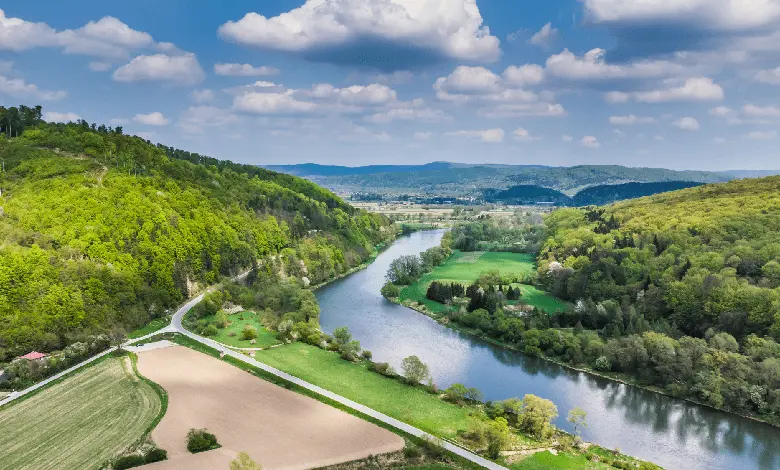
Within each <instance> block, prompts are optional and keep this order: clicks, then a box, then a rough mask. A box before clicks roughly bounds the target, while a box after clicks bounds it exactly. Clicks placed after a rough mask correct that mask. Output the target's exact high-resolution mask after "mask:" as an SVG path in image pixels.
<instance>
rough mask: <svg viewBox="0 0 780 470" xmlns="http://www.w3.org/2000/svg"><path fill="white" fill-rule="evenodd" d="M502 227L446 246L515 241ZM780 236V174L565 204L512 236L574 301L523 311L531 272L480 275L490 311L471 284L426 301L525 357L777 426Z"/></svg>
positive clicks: (459, 236)
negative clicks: (516, 298)
mask: <svg viewBox="0 0 780 470" xmlns="http://www.w3.org/2000/svg"><path fill="white" fill-rule="evenodd" d="M497 223H498V222H497V221H490V220H487V221H482V222H476V223H473V222H472V223H469V224H465V225H461V226H459V227H456V228H455V229H454V230H453V232H452V233H451V234H450V235H448V237H445V239H444V240H443V242H442V248H445V249H446V248H447V247H449V246H452V245H453V244H457V246H458V247H459V248H471V249H475V248H477V247H479V246H482V247H485V246H490V244H492V243H494V242H495V241H496V240H502V241H501V244H502V245H504V246H507V243H506V242H507V240H511V239H512V237H511V236H509V237H508V238H507V234H506V233H504V232H502V231H501V230H498V227H496V224H497ZM779 229H780V178H776V177H770V178H764V179H758V180H745V181H736V182H731V183H725V184H719V185H710V186H703V187H698V188H691V189H685V190H681V191H676V192H672V193H666V194H662V195H658V196H654V197H649V198H642V199H637V200H634V201H628V202H624V203H620V204H616V205H612V206H607V207H601V208H598V207H590V208H584V209H560V210H557V211H555V212H553V213H552V214H551V215H549V216H548V217H546V219H545V221H544V224H543V225H540V226H538V227H537V228H536V229H534V230H531V229H530V228H528V227H526V228H518V230H517V233H516V235H515V237H514V238H515V239H516V240H524V241H523V242H522V243H520V245H519V246H525V247H530V246H532V245H533V246H539V245H540V246H541V249H540V251H539V253H538V259H537V262H538V271H537V273H536V276H534V277H533V278H532V279H529V280H530V281H531V282H533V283H535V284H536V285H537V286H538V287H540V288H542V289H545V290H547V291H548V292H550V293H551V294H554V295H555V296H557V297H558V298H561V299H563V300H567V301H570V302H573V307H571V308H568V309H566V310H565V311H560V312H552V311H550V310H548V311H547V312H544V311H542V310H540V309H536V310H529V311H525V312H517V311H513V310H512V308H511V304H512V303H513V302H511V301H510V300H509V299H508V298H507V297H508V295H507V294H508V292H507V289H506V288H507V286H509V285H511V283H512V282H513V281H515V280H516V278H517V274H519V273H517V274H515V276H514V279H513V276H509V277H507V276H501V275H500V274H501V273H499V275H498V276H496V273H492V274H491V273H488V272H485V273H482V275H481V276H479V278H478V279H477V282H476V283H475V287H478V288H481V289H482V292H483V293H484V295H481V296H479V299H480V302H481V303H480V302H476V303H475V302H474V301H473V299H474V295H473V294H475V292H477V291H476V289H472V290H471V292H470V293H468V294H469V295H465V296H464V295H460V296H459V295H457V294H463V293H464V292H465V291H466V287H467V286H459V285H452V284H447V283H444V284H443V285H442V284H439V285H436V286H434V289H430V288H429V290H428V292H427V293H426V294H427V296H428V297H429V302H436V303H437V304H438V305H439V306H440V307H439V308H438V309H434V310H432V311H434V312H439V313H441V314H443V317H441V318H439V319H440V320H441V321H450V322H454V323H457V324H459V325H461V326H462V327H465V328H466V329H467V330H468V331H471V332H474V333H476V334H478V335H482V336H486V337H489V338H492V339H493V340H495V341H497V342H500V343H502V344H504V345H507V346H509V347H512V348H514V349H517V350H520V351H522V352H524V353H526V354H529V355H533V356H544V357H547V358H550V359H553V360H555V361H558V362H562V363H566V364H570V365H572V366H575V367H578V368H584V369H590V370H592V371H595V372H597V373H599V374H602V375H606V376H610V377H613V378H619V379H621V380H626V381H630V382H633V383H636V384H639V385H643V386H650V387H652V388H654V389H655V390H658V391H662V392H664V393H667V394H670V395H673V396H676V397H680V398H686V399H690V400H693V401H697V402H700V403H703V404H706V405H710V406H712V407H715V408H720V409H724V410H727V411H732V412H735V413H739V414H743V415H750V416H753V417H756V418H760V419H762V420H765V421H768V422H771V423H774V424H779V423H780V345H779V344H778V342H777V341H778V339H780V232H779V231H778V230H779ZM528 233H535V234H538V235H539V237H538V238H533V239H532V240H531V243H530V244H529V243H528V238H527V234H528ZM498 234H502V235H500V236H499V235H498ZM454 240H459V241H457V242H455V241H454ZM537 242H539V245H537ZM423 264H424V263H423ZM429 269H430V268H429ZM434 272H435V271H434ZM388 279H389V280H391V281H393V280H399V281H400V282H401V283H403V282H404V281H408V280H409V279H397V278H396V276H395V275H393V274H392V273H391V274H389V275H388ZM415 279H416V277H415ZM406 289H408V288H406ZM406 289H404V290H406ZM401 292H403V291H402V290H401V289H400V288H398V287H397V286H395V285H394V284H388V285H387V286H385V288H384V289H383V293H384V294H385V295H386V296H388V297H394V296H399V295H401ZM431 299H432V300H431ZM485 300H487V302H486V301H485ZM441 301H443V302H444V303H442V302H441ZM522 301H523V298H522V296H521V298H520V302H522ZM447 304H448V305H447ZM478 307H483V308H478Z"/></svg>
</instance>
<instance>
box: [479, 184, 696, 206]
mask: <svg viewBox="0 0 780 470" xmlns="http://www.w3.org/2000/svg"><path fill="white" fill-rule="evenodd" d="M702 184H704V183H699V182H695V181H669V182H666V181H664V182H659V183H625V184H606V185H599V186H591V187H590V188H586V189H583V190H582V191H579V192H578V193H577V194H575V195H574V196H568V195H566V194H564V193H562V192H560V191H556V190H554V189H549V188H545V187H542V186H535V185H518V186H513V187H511V188H509V189H505V190H503V191H495V190H486V191H485V193H484V197H485V200H486V201H488V202H499V203H504V204H517V205H521V204H539V203H554V204H555V205H557V206H575V207H581V206H592V205H605V204H612V203H613V202H618V201H624V200H626V199H634V198H638V197H643V196H652V195H654V194H659V193H665V192H669V191H676V190H678V189H685V188H692V187H695V186H701V185H702Z"/></svg>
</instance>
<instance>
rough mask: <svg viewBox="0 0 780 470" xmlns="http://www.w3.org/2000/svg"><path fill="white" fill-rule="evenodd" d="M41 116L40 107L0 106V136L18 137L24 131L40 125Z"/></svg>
mask: <svg viewBox="0 0 780 470" xmlns="http://www.w3.org/2000/svg"><path fill="white" fill-rule="evenodd" d="M42 116H43V108H42V107H41V106H35V107H32V108H31V107H29V106H25V105H20V106H18V107H17V106H12V107H10V108H6V107H5V106H0V134H5V136H6V137H17V136H20V135H22V133H23V132H24V130H25V129H27V128H31V127H35V126H37V125H39V124H41V123H42V122H43V119H42Z"/></svg>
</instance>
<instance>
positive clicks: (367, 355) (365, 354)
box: [360, 349, 374, 361]
mask: <svg viewBox="0 0 780 470" xmlns="http://www.w3.org/2000/svg"><path fill="white" fill-rule="evenodd" d="M360 355H361V356H363V359H365V360H367V361H370V360H371V358H372V357H374V355H373V354H372V353H371V351H369V350H368V349H364V350H363V352H361V353H360Z"/></svg>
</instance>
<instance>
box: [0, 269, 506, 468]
mask: <svg viewBox="0 0 780 470" xmlns="http://www.w3.org/2000/svg"><path fill="white" fill-rule="evenodd" d="M246 275H247V273H244V274H241V275H239V276H237V277H236V278H234V279H240V278H242V277H245V276H246ZM212 289H213V288H212ZM212 289H209V290H207V291H205V292H204V293H202V294H200V295H198V296H197V297H194V298H193V299H191V300H190V301H188V302H187V303H186V304H184V305H183V306H182V307H181V308H179V310H177V311H176V313H174V314H173V318H172V319H171V324H170V325H169V326H167V327H165V328H163V329H161V330H158V331H155V332H154V333H150V334H148V335H146V336H143V337H141V338H135V339H132V340H130V341H128V342H126V343H124V344H123V346H130V345H131V344H133V343H138V342H140V341H145V340H147V339H149V338H151V337H153V336H156V335H159V334H161V333H180V334H182V335H185V336H187V337H188V338H191V339H193V340H195V341H197V342H199V343H202V344H205V345H206V346H209V347H211V348H214V349H216V350H217V351H220V352H222V353H224V354H225V355H227V356H230V357H233V358H235V359H237V360H239V361H242V362H245V363H247V364H249V365H251V366H253V367H257V368H258V369H262V370H263V371H265V372H268V373H269V374H273V375H275V376H277V377H279V378H281V379H284V380H286V381H288V382H291V383H294V384H295V385H298V386H300V387H303V388H305V389H307V390H310V391H312V392H314V393H316V394H318V395H320V396H323V397H326V398H329V399H331V400H333V401H335V402H338V403H340V404H342V405H344V406H347V407H349V408H351V409H353V410H355V411H358V412H360V413H363V414H364V415H367V416H371V417H372V418H374V419H376V420H378V421H381V422H383V423H385V424H388V425H390V426H392V427H394V428H396V429H398V430H401V431H403V432H405V433H407V434H411V435H413V436H416V437H418V438H421V439H427V440H432V441H434V442H438V443H439V444H440V445H441V446H442V447H443V448H445V449H447V450H448V451H450V452H452V453H453V454H456V455H458V456H460V457H463V458H465V459H467V460H470V461H472V462H474V463H476V464H478V465H480V466H482V467H484V468H489V469H492V470H506V468H505V467H502V466H501V465H498V464H496V463H494V462H491V461H490V460H487V459H485V458H482V457H480V456H479V455H476V454H474V453H472V452H469V451H468V450H466V449H464V448H463V447H460V446H458V445H456V444H453V443H451V442H446V441H441V440H440V439H438V438H437V437H436V436H434V435H432V434H429V433H427V432H425V431H422V430H421V429H417V428H415V427H414V426H410V425H408V424H406V423H404V422H401V421H399V420H397V419H395V418H391V417H390V416H387V415H385V414H383V413H380V412H378V411H376V410H374V409H371V408H369V407H367V406H364V405H361V404H360V403H356V402H354V401H352V400H350V399H348V398H344V397H342V396H341V395H337V394H335V393H333V392H330V391H328V390H325V389H324V388H321V387H318V386H316V385H314V384H311V383H309V382H306V381H305V380H301V379H299V378H298V377H295V376H292V375H290V374H288V373H286V372H282V371H281V370H279V369H276V368H274V367H271V366H269V365H267V364H263V363H262V362H259V361H257V360H255V359H253V358H251V357H248V356H245V355H243V354H241V353H238V352H236V351H233V350H232V349H230V348H228V347H226V346H225V345H224V344H221V343H217V342H216V341H213V340H210V339H208V338H204V337H203V336H200V335H196V334H195V333H192V332H190V331H188V330H187V329H186V328H184V326H183V325H182V319H183V318H184V315H186V314H187V312H189V311H190V309H192V307H194V306H195V305H197V304H198V303H200V301H201V300H203V297H204V296H205V295H206V294H207V293H208V292H210V291H211V290H212ZM115 349H116V348H111V349H109V350H107V351H103V352H102V353H100V354H98V355H97V356H94V357H92V358H90V359H88V360H86V361H84V362H81V363H79V364H77V365H75V366H73V367H71V368H70V369H67V370H65V371H63V372H60V373H59V374H57V375H55V376H53V377H50V378H49V379H47V380H44V381H43V382H40V383H37V384H35V385H33V386H32V387H30V388H28V389H25V390H23V391H21V392H16V393H15V394H12V395H11V396H9V397H7V398H6V399H4V400H2V401H0V406H3V405H5V404H6V403H9V402H11V401H13V400H15V399H17V398H19V397H21V396H24V395H27V394H28V393H31V392H33V391H35V390H37V389H39V388H41V387H43V386H45V385H47V384H49V383H50V382H53V381H55V380H57V379H59V378H61V377H62V376H64V375H66V374H69V373H71V372H73V371H75V370H77V369H79V368H81V367H83V366H85V365H87V364H89V363H90V362H93V361H95V360H97V359H98V358H100V357H103V356H105V355H106V354H108V353H110V352H112V351H114V350H115Z"/></svg>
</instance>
